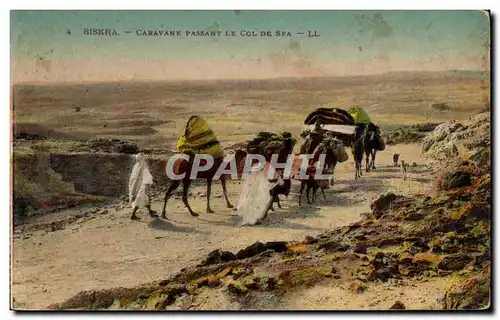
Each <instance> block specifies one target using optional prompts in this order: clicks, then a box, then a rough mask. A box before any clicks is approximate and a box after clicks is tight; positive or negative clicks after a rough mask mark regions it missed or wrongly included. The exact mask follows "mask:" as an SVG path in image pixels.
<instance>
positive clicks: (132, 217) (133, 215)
mask: <svg viewBox="0 0 500 320" xmlns="http://www.w3.org/2000/svg"><path fill="white" fill-rule="evenodd" d="M137 209H139V207H134V211H132V215H131V216H130V220H141V218H139V217H138V216H136V215H135V213H136V212H137Z"/></svg>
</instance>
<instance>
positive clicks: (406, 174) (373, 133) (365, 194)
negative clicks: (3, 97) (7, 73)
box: [10, 10, 492, 311]
mask: <svg viewBox="0 0 500 320" xmlns="http://www.w3.org/2000/svg"><path fill="white" fill-rule="evenodd" d="M10 19H11V20H10V27H11V31H10V34H11V40H10V41H11V42H10V45H11V92H12V95H11V110H12V141H13V142H12V143H13V148H12V176H13V184H12V213H11V214H12V215H11V216H12V232H11V270H10V271H11V278H10V279H11V309H13V310H76V309H78V310H135V311H137V310H165V311H169V310H170V311H172V310H184V311H199V310H212V311H213V310H233V311H237V310H325V311H326V310H337V311H338V310H340V311H344V310H353V311H358V310H403V309H404V310H488V309H490V304H491V303H490V296H491V290H490V289H491V280H490V279H491V270H490V261H491V251H490V241H491V240H490V226H491V206H492V203H491V202H492V198H491V118H490V116H491V107H490V105H491V101H490V96H491V87H490V86H491V82H490V60H491V57H490V35H491V34H490V23H491V22H490V13H489V12H488V11H480V10H475V11H340V10H338V11H311V10H310V11H305V10H304V11H300V10H299V11H279V10H277V11H246V10H227V11H214V10H212V11H210V10H208V11H20V10H15V11H11V14H10Z"/></svg>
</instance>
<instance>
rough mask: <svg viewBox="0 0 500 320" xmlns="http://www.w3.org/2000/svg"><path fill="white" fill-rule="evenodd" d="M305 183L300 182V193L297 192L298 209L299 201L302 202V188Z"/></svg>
mask: <svg viewBox="0 0 500 320" xmlns="http://www.w3.org/2000/svg"><path fill="white" fill-rule="evenodd" d="M305 185H306V184H305V182H304V181H301V182H300V192H299V207H300V204H301V200H302V191H304V187H305Z"/></svg>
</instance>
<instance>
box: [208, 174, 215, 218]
mask: <svg viewBox="0 0 500 320" xmlns="http://www.w3.org/2000/svg"><path fill="white" fill-rule="evenodd" d="M211 191H212V179H207V213H214V211H213V210H212V208H210V193H211Z"/></svg>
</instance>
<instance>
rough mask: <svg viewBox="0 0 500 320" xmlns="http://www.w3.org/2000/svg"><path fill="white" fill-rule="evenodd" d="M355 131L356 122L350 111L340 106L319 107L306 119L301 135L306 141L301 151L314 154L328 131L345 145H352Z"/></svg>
mask: <svg viewBox="0 0 500 320" xmlns="http://www.w3.org/2000/svg"><path fill="white" fill-rule="evenodd" d="M355 131H356V122H355V121H354V118H353V117H352V116H351V115H350V114H349V112H347V111H345V110H343V109H339V108H325V107H322V108H317V109H316V110H314V111H313V112H311V113H310V114H309V115H308V116H307V117H306V119H305V120H304V130H303V131H302V133H301V137H302V138H304V139H305V142H304V144H303V145H302V147H301V150H300V153H301V154H312V152H313V150H314V149H315V148H316V147H317V146H318V144H319V143H320V141H321V140H322V139H323V137H324V135H325V134H326V133H329V134H330V135H331V136H332V137H334V138H337V139H339V140H340V141H342V143H343V144H344V146H350V145H351V142H352V139H353V137H354V133H355ZM345 160H347V159H345ZM345 160H343V161H345ZM343 161H340V162H343Z"/></svg>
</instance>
